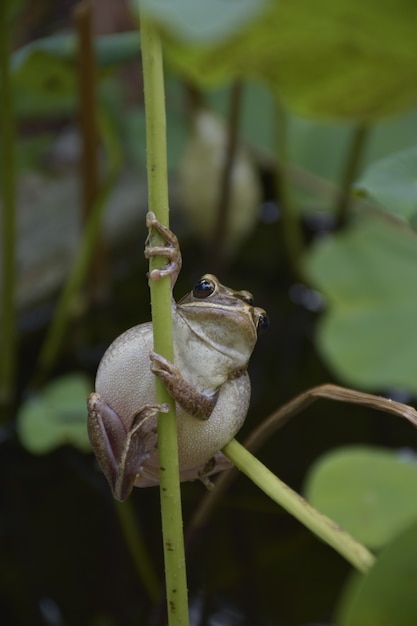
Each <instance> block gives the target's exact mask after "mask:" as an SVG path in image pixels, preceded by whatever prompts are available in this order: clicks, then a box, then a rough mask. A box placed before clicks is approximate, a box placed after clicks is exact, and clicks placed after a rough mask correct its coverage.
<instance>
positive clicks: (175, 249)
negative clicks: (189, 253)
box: [145, 211, 182, 287]
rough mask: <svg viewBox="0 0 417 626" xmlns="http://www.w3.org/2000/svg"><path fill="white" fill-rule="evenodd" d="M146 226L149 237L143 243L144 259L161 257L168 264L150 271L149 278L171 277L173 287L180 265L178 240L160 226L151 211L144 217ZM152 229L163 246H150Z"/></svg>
mask: <svg viewBox="0 0 417 626" xmlns="http://www.w3.org/2000/svg"><path fill="white" fill-rule="evenodd" d="M146 226H147V227H148V228H149V235H148V237H147V239H146V243H145V257H146V258H147V259H149V258H150V257H153V256H162V257H165V258H166V259H167V260H168V264H167V265H166V266H165V267H163V268H160V269H154V270H152V271H151V273H150V274H149V277H150V278H151V280H159V279H160V278H163V277H164V276H171V287H173V286H174V285H175V282H176V280H177V278H178V274H179V273H180V270H181V265H182V260H181V251H180V246H179V243H178V239H177V237H176V235H174V233H173V232H172V230H170V229H169V228H167V227H166V226H163V225H162V224H161V222H160V221H159V220H158V219H157V218H156V215H155V213H152V211H149V213H147V215H146ZM152 228H155V230H157V231H158V233H159V234H160V235H161V237H162V238H163V239H164V240H165V245H164V246H151V245H150V237H151V229H152Z"/></svg>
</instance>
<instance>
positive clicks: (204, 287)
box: [193, 278, 216, 299]
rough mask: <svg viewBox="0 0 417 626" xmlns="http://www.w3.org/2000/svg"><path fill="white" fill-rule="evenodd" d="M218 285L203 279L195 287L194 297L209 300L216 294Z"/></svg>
mask: <svg viewBox="0 0 417 626" xmlns="http://www.w3.org/2000/svg"><path fill="white" fill-rule="evenodd" d="M215 288H216V285H215V284H214V283H213V281H212V280H208V279H207V278H201V279H200V280H199V281H198V283H196V284H195V285H194V287H193V296H194V297H195V298H200V299H201V298H208V297H209V296H211V294H212V293H213V292H214V290H215Z"/></svg>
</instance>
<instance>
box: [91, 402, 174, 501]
mask: <svg viewBox="0 0 417 626" xmlns="http://www.w3.org/2000/svg"><path fill="white" fill-rule="evenodd" d="M168 410H169V407H168V406H167V405H166V404H162V405H158V404H149V405H145V406H144V407H142V408H141V409H140V410H139V411H138V412H137V413H136V415H135V416H134V418H133V420H132V424H131V426H130V428H129V429H128V430H126V427H125V425H124V423H123V422H122V420H121V419H120V418H119V416H118V415H117V413H116V412H115V411H114V410H113V409H112V408H111V407H110V406H108V404H106V403H105V402H104V401H103V400H102V399H101V397H100V395H99V394H98V393H92V394H90V396H89V398H88V435H89V438H90V442H91V446H92V448H93V451H94V454H95V455H96V457H97V460H98V462H99V464H100V466H101V469H102V471H103V473H104V475H105V476H106V478H107V480H108V482H109V484H110V487H111V490H112V493H113V496H114V497H115V498H116V500H126V498H127V497H128V496H129V494H130V492H131V491H132V488H133V485H134V483H135V479H136V476H137V474H138V473H140V470H141V467H142V465H143V463H144V461H146V459H147V458H148V457H149V455H150V454H151V452H152V451H153V450H154V448H155V444H156V434H155V432H154V425H155V417H156V415H157V413H158V412H162V413H166V412H168Z"/></svg>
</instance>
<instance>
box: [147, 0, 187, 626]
mask: <svg viewBox="0 0 417 626" xmlns="http://www.w3.org/2000/svg"><path fill="white" fill-rule="evenodd" d="M140 26H141V41H142V64H143V82H144V92H145V117H146V162H147V171H148V206H149V210H150V211H153V212H154V213H155V215H156V216H157V218H158V219H159V221H160V222H161V223H163V224H164V225H166V226H167V225H168V173H167V153H166V116H165V90H164V74H163V60H162V48H161V42H160V39H159V36H158V34H157V33H156V31H155V30H154V29H153V27H152V25H151V24H150V23H149V22H148V20H147V19H146V16H144V15H143V14H142V12H141V13H140ZM158 243H159V244H160V243H161V242H160V241H159V237H158V236H157V235H156V233H154V232H153V231H152V232H151V241H150V245H151V246H152V245H157V244H158ZM164 263H165V261H164V259H162V258H155V259H152V258H151V259H150V271H152V269H154V268H156V267H161V266H162V265H163V264H164ZM150 292H151V304H152V323H153V333H154V349H155V351H156V352H157V353H159V354H161V355H163V356H164V357H166V358H167V359H169V360H171V361H172V360H173V345H172V319H171V285H170V280H169V278H164V279H162V280H160V281H150ZM155 383H156V401H157V402H158V403H167V404H168V405H169V407H170V412H169V413H167V414H160V415H159V417H158V454H159V465H160V485H161V486H160V493H161V516H162V535H163V545H164V559H165V582H166V594H167V610H168V623H169V624H170V626H186V625H187V624H188V623H189V618H188V597H187V579H186V569H185V555H184V537H183V528H182V526H183V525H182V512H181V492H180V483H179V465H178V442H177V423H176V415H175V403H174V402H173V400H172V398H171V397H170V396H169V394H168V392H167V391H166V389H165V388H164V386H163V385H162V383H161V381H159V380H158V379H156V380H155Z"/></svg>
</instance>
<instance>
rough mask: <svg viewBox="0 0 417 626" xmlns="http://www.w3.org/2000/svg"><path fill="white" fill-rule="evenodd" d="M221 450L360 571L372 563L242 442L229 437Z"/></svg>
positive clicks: (355, 543) (359, 547) (359, 546)
mask: <svg viewBox="0 0 417 626" xmlns="http://www.w3.org/2000/svg"><path fill="white" fill-rule="evenodd" d="M223 452H224V454H225V455H226V456H227V457H228V458H229V459H230V460H231V461H232V462H233V463H234V464H235V465H236V467H237V468H238V469H240V471H241V472H243V473H244V474H246V476H248V477H249V478H250V479H251V480H252V482H254V483H255V485H257V486H258V487H259V488H260V489H262V491H264V492H265V493H266V494H267V495H268V496H269V497H270V498H272V500H274V501H275V502H277V504H279V505H281V506H282V507H283V508H284V509H285V510H286V511H288V512H289V513H291V515H293V516H294V517H296V518H297V519H298V520H299V521H300V522H301V523H302V524H304V526H307V528H309V529H310V530H311V531H312V532H313V533H314V534H315V535H317V536H318V537H320V539H322V540H323V541H325V542H326V543H328V544H329V545H330V546H332V548H334V549H335V550H337V552H339V554H341V555H342V556H343V557H344V558H345V559H346V560H347V561H349V562H350V563H351V564H352V565H353V566H354V567H356V568H357V569H358V570H359V571H361V572H367V571H368V570H369V568H370V567H371V566H372V565H373V563H374V561H375V558H374V556H373V555H372V554H371V553H370V552H369V551H368V550H367V549H366V548H365V546H363V545H362V544H360V543H359V542H358V541H356V539H353V537H351V536H350V535H349V534H348V533H346V532H345V531H344V530H342V529H341V528H340V526H338V525H337V524H336V523H335V522H333V521H332V520H331V519H329V518H328V517H326V516H325V515H323V514H322V513H320V512H319V511H317V510H316V509H315V508H313V507H312V506H311V505H310V504H308V502H306V500H304V498H302V497H301V496H300V495H299V494H298V493H296V492H295V491H293V490H292V489H291V488H290V487H288V486H287V485H286V484H285V483H283V482H282V481H281V480H279V478H277V477H276V476H275V475H274V474H273V473H272V472H271V471H270V470H269V469H268V468H267V467H265V465H263V464H262V463H261V462H260V461H258V459H257V458H256V457H254V456H253V455H252V454H251V453H250V452H249V451H248V450H246V448H245V447H244V446H242V445H241V444H240V443H238V442H237V441H236V439H232V441H231V442H230V443H228V444H227V446H225V447H224V448H223Z"/></svg>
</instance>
